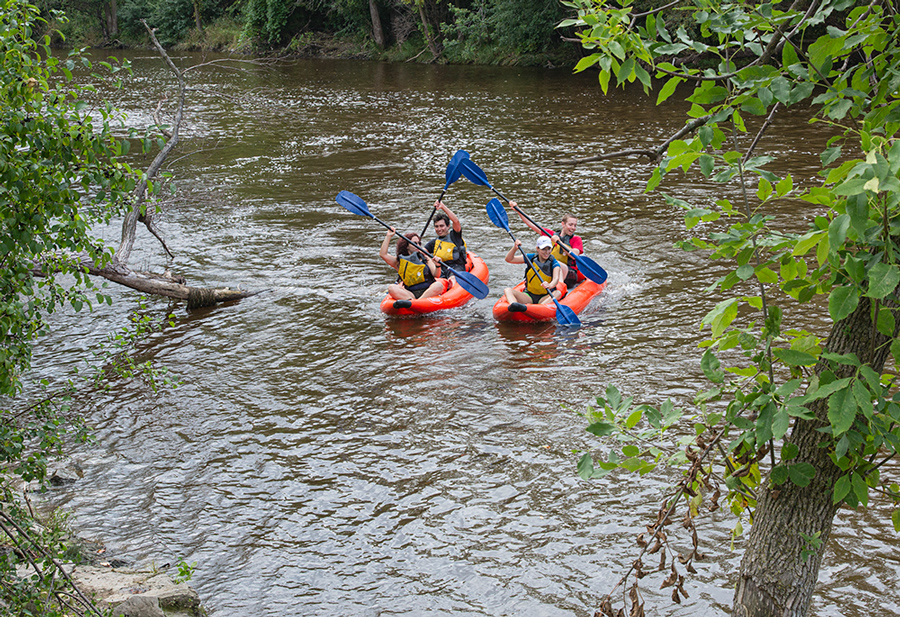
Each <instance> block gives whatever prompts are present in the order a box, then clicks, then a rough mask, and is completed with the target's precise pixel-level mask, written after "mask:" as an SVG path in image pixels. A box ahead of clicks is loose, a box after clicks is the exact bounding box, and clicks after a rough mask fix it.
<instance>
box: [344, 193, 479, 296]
mask: <svg viewBox="0 0 900 617" xmlns="http://www.w3.org/2000/svg"><path fill="white" fill-rule="evenodd" d="M335 201H336V202H338V203H339V204H340V205H341V206H343V207H344V208H346V209H347V210H349V211H350V212H352V213H353V214H359V215H361V216H366V217H368V218H370V219H372V220H374V221H377V222H378V223H381V224H382V225H383V226H384V227H386V228H388V229H391V226H390V225H388V224H387V223H385V222H384V221H382V220H381V219H380V218H378V217H377V216H375V215H374V214H372V213H371V212H369V207H368V206H367V205H366V202H364V201H363V200H362V199H360V198H359V197H357V196H356V195H354V194H353V193H351V192H350V191H341V192H340V193H338V194H337V197H335ZM409 243H410V244H411V245H412V246H414V247H416V248H417V249H419V250H420V251H422V252H423V253H424V254H425V255H428V256H429V257H431V258H432V259H434V255H432V254H431V253H429V252H428V251H426V250H425V249H424V248H422V247H421V246H419V245H418V244H416V243H415V242H413V241H412V240H410V241H409ZM441 267H442V268H447V269H448V270H450V272H452V273H453V274H454V275H456V280H457V281H458V282H459V284H460V285H461V286H462V288H463V289H465V290H466V291H467V292H469V293H470V294H472V295H473V296H475V297H476V298H478V299H479V300H483V299H484V298H487V295H488V293H489V292H490V289H488V286H487V285H485V284H484V281H482V280H481V279H480V278H478V277H477V276H475V275H474V274H472V273H470V272H466V271H465V270H456V269H454V268H451V267H450V266H448V265H447V264H445V263H443V262H441Z"/></svg>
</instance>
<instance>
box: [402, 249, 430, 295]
mask: <svg viewBox="0 0 900 617" xmlns="http://www.w3.org/2000/svg"><path fill="white" fill-rule="evenodd" d="M397 273H398V274H399V275H400V280H401V281H403V284H404V285H406V288H407V289H410V288H412V287H414V286H415V285H421V284H422V283H428V284H429V285H430V284H431V283H433V282H434V276H432V274H431V270H429V269H428V264H425V263H422V260H421V258H419V256H418V255H412V256H407V255H403V256H401V257H400V263H398V264H397Z"/></svg>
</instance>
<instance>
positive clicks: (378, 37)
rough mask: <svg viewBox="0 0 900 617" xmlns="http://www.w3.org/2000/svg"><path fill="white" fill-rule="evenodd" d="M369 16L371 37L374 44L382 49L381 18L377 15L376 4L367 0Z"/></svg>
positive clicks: (373, 0) (382, 31) (371, 0)
mask: <svg viewBox="0 0 900 617" xmlns="http://www.w3.org/2000/svg"><path fill="white" fill-rule="evenodd" d="M369 14H370V15H371V16H372V36H373V37H374V38H375V44H376V45H378V47H379V48H381V49H384V30H383V29H382V27H381V16H380V15H379V14H378V4H376V2H375V0H369Z"/></svg>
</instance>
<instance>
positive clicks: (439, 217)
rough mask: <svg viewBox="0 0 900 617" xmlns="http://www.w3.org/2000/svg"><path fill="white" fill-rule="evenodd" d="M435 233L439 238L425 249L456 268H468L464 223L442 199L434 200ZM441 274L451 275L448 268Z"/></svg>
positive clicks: (444, 275)
mask: <svg viewBox="0 0 900 617" xmlns="http://www.w3.org/2000/svg"><path fill="white" fill-rule="evenodd" d="M434 208H435V210H437V213H436V214H435V215H434V233H436V234H437V238H435V239H434V240H431V241H430V242H429V243H428V244H426V245H425V250H426V251H428V252H429V253H431V254H432V255H434V256H435V257H437V258H439V259H440V261H442V262H443V263H445V264H447V265H448V266H450V267H451V268H455V269H456V270H463V271H464V270H466V241H465V240H463V237H462V225H461V224H460V222H459V218H458V217H457V216H456V215H455V214H453V211H452V210H450V208H448V207H447V206H445V205H444V203H443V202H441V201H436V202H434ZM441 270H442V272H441V276H442V277H444V278H449V277H450V270H449V269H448V268H441Z"/></svg>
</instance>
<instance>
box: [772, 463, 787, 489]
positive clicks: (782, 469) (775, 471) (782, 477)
mask: <svg viewBox="0 0 900 617" xmlns="http://www.w3.org/2000/svg"><path fill="white" fill-rule="evenodd" d="M769 477H770V478H771V479H772V482H774V483H775V484H776V485H781V484H784V483H785V482H787V479H788V469H787V465H777V466H775V467H773V468H772V472H771V474H770V476H769Z"/></svg>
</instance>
